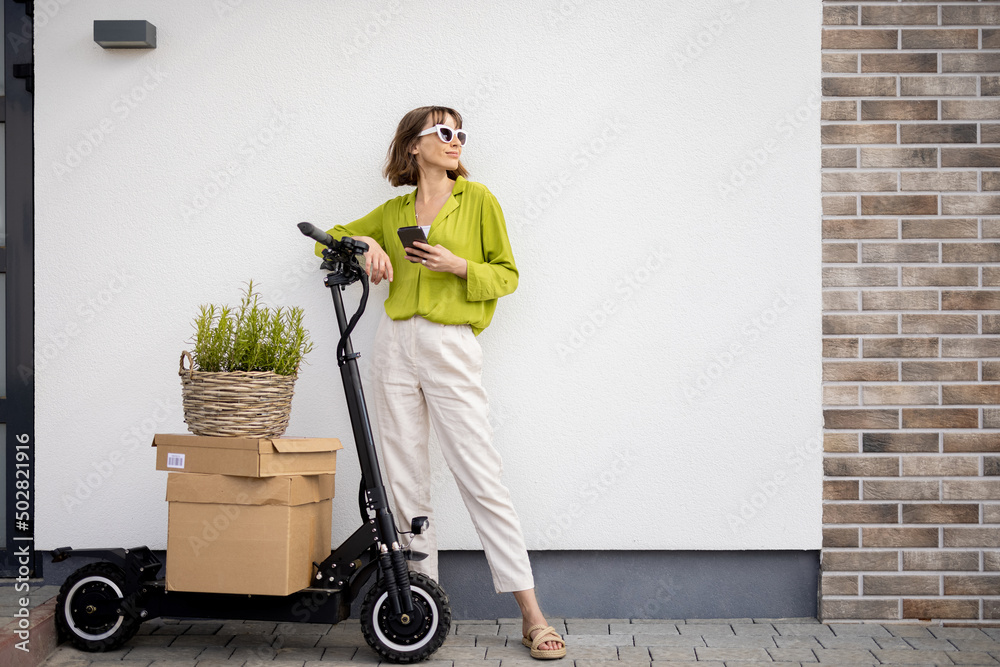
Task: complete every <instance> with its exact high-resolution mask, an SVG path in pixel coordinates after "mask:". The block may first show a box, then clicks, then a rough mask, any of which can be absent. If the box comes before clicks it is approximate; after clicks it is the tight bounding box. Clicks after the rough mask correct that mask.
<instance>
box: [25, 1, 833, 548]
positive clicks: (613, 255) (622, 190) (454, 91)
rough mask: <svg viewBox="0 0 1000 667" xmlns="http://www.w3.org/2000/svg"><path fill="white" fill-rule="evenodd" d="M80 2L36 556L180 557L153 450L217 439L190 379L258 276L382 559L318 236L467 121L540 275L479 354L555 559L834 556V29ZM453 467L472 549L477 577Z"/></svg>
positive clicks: (71, 30)
mask: <svg viewBox="0 0 1000 667" xmlns="http://www.w3.org/2000/svg"><path fill="white" fill-rule="evenodd" d="M41 4H42V5H44V3H41ZM49 5H51V6H50V7H44V6H41V7H38V8H36V22H35V23H36V42H35V51H36V53H35V79H36V82H35V87H36V107H35V120H36V137H35V142H36V143H35V145H36V150H37V153H36V160H35V169H36V221H35V229H36V232H35V233H36V249H37V250H36V252H37V264H36V276H37V282H36V308H37V310H36V336H37V338H36V360H37V361H36V369H35V371H36V381H37V385H36V386H37V395H36V396H37V442H38V445H37V494H38V505H37V547H38V548H40V549H50V548H53V547H56V546H60V545H65V544H70V545H73V546H77V547H84V546H113V545H122V546H129V545H135V544H148V545H150V546H152V547H155V548H163V547H164V546H165V544H166V518H167V506H166V503H165V502H164V500H163V497H164V488H165V482H166V473H163V472H158V471H156V470H155V469H154V452H153V450H152V449H151V448H150V447H149V446H148V445H149V441H150V439H151V436H152V434H153V433H154V432H184V431H185V430H186V427H185V425H184V423H183V421H182V418H181V410H180V381H179V379H178V377H177V359H178V356H179V353H180V351H181V350H182V349H185V348H186V347H188V344H187V341H188V339H189V337H190V336H191V334H192V328H191V320H192V318H193V317H194V315H195V314H196V312H197V308H198V305H199V304H202V303H210V302H214V303H235V302H236V301H237V300H238V296H239V292H240V289H241V286H242V283H243V282H244V281H246V280H247V279H249V278H253V279H254V280H255V281H256V282H257V283H259V285H260V287H261V290H262V292H263V293H264V295H265V296H266V297H268V298H269V299H271V300H272V301H273V302H275V303H280V304H288V305H301V306H303V307H304V308H305V309H306V313H307V323H308V326H309V328H310V329H311V331H312V334H313V337H314V340H315V342H316V349H315V351H314V352H313V353H312V355H311V356H310V358H309V362H310V363H309V365H308V366H306V367H305V368H304V370H303V371H302V373H301V376H300V380H299V382H298V384H297V387H296V397H295V403H294V409H293V418H292V424H291V428H290V429H289V431H288V433H289V435H296V436H339V437H341V438H343V440H344V443H345V449H344V451H343V454H342V456H341V458H340V460H339V463H338V483H337V486H338V496H337V498H336V499H335V515H336V516H335V519H334V541H335V542H339V540H341V539H343V538H344V537H346V536H347V535H348V534H349V533H350V532H351V531H352V530H353V529H354V527H355V526H356V525H357V522H358V518H357V502H356V496H357V485H358V479H359V470H358V463H357V458H356V456H355V454H354V449H353V439H352V437H351V431H350V426H349V422H348V418H347V412H346V408H345V405H344V401H343V393H342V389H341V384H340V379H339V374H338V372H337V369H336V363H335V361H334V345H335V340H336V336H335V334H334V326H335V325H334V318H333V310H332V306H331V304H330V297H329V293H328V292H327V291H326V290H325V289H324V288H323V286H322V276H321V273H320V272H319V270H318V266H317V262H316V261H315V258H313V257H312V255H311V253H312V243H311V242H309V241H307V240H306V239H305V238H304V237H302V236H300V235H299V233H298V231H297V230H296V228H295V223H297V222H299V221H302V220H308V221H311V222H313V223H315V224H317V225H318V226H321V227H324V228H326V227H330V226H332V225H334V224H335V223H338V222H347V221H350V220H353V219H356V218H358V217H360V216H361V215H363V214H365V213H367V212H368V211H369V210H371V209H372V208H374V207H375V206H377V205H378V204H380V203H382V202H383V201H385V200H386V199H388V198H390V197H393V196H396V195H398V194H403V193H405V192H406V191H407V189H393V188H391V187H389V186H388V185H387V184H386V183H385V182H384V181H383V180H382V179H381V177H380V175H379V171H380V167H381V165H382V161H383V158H384V155H385V151H386V148H387V146H388V142H389V139H390V138H391V135H392V132H393V131H394V129H395V126H396V123H397V122H398V120H399V118H400V117H401V116H402V115H403V113H405V112H406V111H408V110H409V109H411V108H414V107H417V106H421V105H424V104H444V105H449V106H454V107H457V108H458V109H459V110H460V111H461V112H462V113H463V114H464V115H465V119H466V123H465V127H466V128H467V129H468V131H469V133H470V137H471V139H470V142H469V145H468V146H467V148H466V151H465V154H464V156H463V160H464V161H465V163H466V164H467V166H468V168H469V169H470V172H471V176H470V178H471V179H472V180H476V181H480V182H482V183H485V184H486V185H487V186H488V187H489V188H490V189H491V190H492V192H493V193H494V194H495V195H496V196H497V198H498V199H499V201H500V203H501V205H502V206H503V207H504V210H505V213H506V216H507V224H508V229H509V232H510V236H511V241H512V244H513V246H514V249H515V256H516V258H517V262H518V265H519V268H520V271H521V281H520V287H519V289H518V290H517V292H516V293H515V294H513V295H511V296H508V297H505V298H503V299H502V300H501V301H500V304H499V308H498V311H497V315H496V317H495V320H494V324H493V325H492V326H491V327H490V328H489V329H488V330H487V331H486V332H485V333H484V334H483V335H482V336H481V337H480V341H481V343H482V345H483V347H484V350H485V354H486V369H485V382H486V386H487V390H488V391H489V394H490V397H491V406H492V409H493V416H492V418H493V421H494V426H495V436H496V437H495V444H496V447H497V449H498V450H499V451H500V453H501V455H502V457H503V460H504V473H503V475H504V481H505V482H506V483H507V484H508V486H509V487H510V489H511V493H512V496H513V498H514V502H515V506H516V508H517V510H518V512H519V514H520V517H521V520H522V523H523V527H524V532H525V537H526V540H527V544H528V547H529V548H531V549H817V548H819V547H820V535H821V521H820V519H821V511H820V510H821V507H820V496H821V470H820V448H821V447H820V427H821V411H820V405H821V400H820V341H821V336H820V310H821V309H820V279H819V267H820V237H819V225H818V224H817V220H818V218H819V213H820V211H819V132H818V127H819V90H818V82H819V73H820V66H819V54H820V50H819V26H820V7H819V4H818V3H805V2H778V1H777V0H770V1H769V2H765V1H763V0H727V1H713V2H683V3H681V2H674V3H659V2H635V3H618V2H609V1H602V0H551V2H547V3H546V2H542V3H537V2H530V1H528V0H519V1H512V2H500V3H433V2H417V1H415V0H410V1H401V0H394V1H392V2H378V3H369V2H361V1H353V2H328V1H325V0H310V1H304V0H296V1H295V2H290V1H286V2H264V1H263V0H245V1H243V2H238V1H237V0H215V1H214V2H203V1H194V0H175V1H173V2H154V1H152V0H130V1H129V2H122V1H117V2H116V1H113V0H87V1H86V2H82V1H77V2H69V1H68V0H65V1H62V0H61V1H60V2H52V3H49ZM95 19H146V20H149V21H151V22H152V23H154V24H155V25H156V27H157V30H158V47H157V48H156V49H155V50H139V51H135V50H104V49H102V48H100V47H99V46H98V45H97V44H95V43H94V41H93V39H92V23H93V21H94V20H95ZM227 172H228V173H227ZM358 291H359V290H356V291H354V292H352V294H353V295H355V296H352V297H351V298H349V302H350V303H351V304H353V303H355V302H356V295H357V293H358ZM386 293H387V286H386V285H381V286H378V287H376V288H374V289H373V293H372V300H371V304H370V306H369V308H370V311H369V312H370V314H368V315H366V317H365V319H364V320H363V322H362V323H361V326H360V327H359V329H358V331H357V333H356V335H355V345H356V347H357V348H358V349H359V350H361V351H362V353H364V352H366V351H368V350H369V349H370V347H371V339H372V337H373V334H374V328H375V324H376V323H377V321H378V316H379V314H380V310H381V302H382V300H383V299H384V298H385V295H386ZM434 460H435V461H436V466H437V468H438V470H439V474H436V475H435V479H434V497H435V503H436V506H437V508H438V512H437V515H436V517H435V520H436V521H437V525H438V530H439V536H440V546H441V548H446V549H448V548H450V549H456V548H457V549H476V548H479V542H478V539H477V537H476V534H475V532H474V529H473V527H472V524H471V522H470V520H469V518H468V515H467V513H466V511H465V509H464V507H463V506H462V503H461V499H460V496H459V494H458V491H457V488H456V487H455V485H454V482H453V480H452V479H451V477H450V475H449V474H447V473H446V471H445V469H444V464H443V461H442V459H441V457H440V454H439V452H437V451H435V452H434Z"/></svg>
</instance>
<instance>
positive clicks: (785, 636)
mask: <svg viewBox="0 0 1000 667" xmlns="http://www.w3.org/2000/svg"><path fill="white" fill-rule="evenodd" d="M548 621H549V623H550V624H551V625H552V626H554V627H555V629H556V631H558V632H559V633H561V634H563V635H564V636H565V638H566V649H567V653H566V657H565V658H563V659H561V660H555V661H541V660H533V659H532V658H531V656H530V655H529V653H528V649H527V648H526V647H524V646H522V645H521V619H519V618H500V619H496V620H463V621H454V622H453V623H452V627H451V634H450V635H449V637H448V639H447V640H446V641H445V643H444V646H442V647H441V648H440V649H439V650H438V651H437V652H436V653H435V654H434V655H433V656H431V659H429V660H427V661H425V662H424V663H422V664H423V665H426V666H427V667H527V665H539V664H540V663H544V662H551V663H553V664H556V665H560V666H561V667H672V666H674V665H693V664H697V665H699V666H705V667H709V666H711V667H723V666H725V667H745V666H746V665H751V664H763V663H767V664H770V665H788V666H791V665H800V666H801V665H819V666H821V667H831V666H834V665H851V666H852V667H861V666H864V665H872V666H875V665H892V666H898V667H902V666H904V665H997V666H1000V627H992V628H991V627H984V628H956V627H940V626H933V625H896V624H878V623H861V624H823V623H820V622H819V621H817V620H816V619H815V618H774V619H768V618H731V619H673V620H646V619H627V618H605V619H594V618H549V619H548ZM43 664H44V665H46V666H47V667H124V666H127V667H244V666H245V667H254V666H257V665H266V666H268V667H320V666H322V667H338V665H339V666H341V667H346V666H348V665H350V666H354V667H357V666H358V665H362V664H364V665H377V664H380V663H379V660H378V656H377V655H376V654H375V653H374V652H373V651H372V650H371V649H370V648H369V647H368V645H367V644H366V643H365V640H364V639H363V638H362V636H361V629H360V626H359V624H358V621H357V620H356V619H351V620H348V621H344V622H343V623H339V624H337V625H333V626H331V625H323V624H308V623H264V622H260V621H176V620H171V619H156V620H153V621H150V622H147V623H144V624H143V625H142V626H141V628H140V631H139V634H138V635H136V636H135V637H134V638H133V639H132V640H131V641H129V642H128V644H126V645H125V646H124V647H122V648H120V649H118V650H117V651H114V652H111V653H97V654H95V653H85V652H82V651H78V650H76V649H74V648H72V647H70V646H68V645H65V644H64V645H62V646H60V647H59V648H58V649H57V650H56V651H55V652H54V653H52V654H51V655H50V656H49V658H48V660H46V662H45V663H43ZM387 664H388V663H387Z"/></svg>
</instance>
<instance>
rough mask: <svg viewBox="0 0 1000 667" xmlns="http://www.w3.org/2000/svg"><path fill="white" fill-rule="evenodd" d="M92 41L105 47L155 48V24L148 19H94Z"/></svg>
mask: <svg viewBox="0 0 1000 667" xmlns="http://www.w3.org/2000/svg"><path fill="white" fill-rule="evenodd" d="M94 41H95V42H97V43H98V44H100V45H101V46H103V47H104V48H106V49H155V48H156V26H155V25H153V24H152V23H150V22H149V21H94Z"/></svg>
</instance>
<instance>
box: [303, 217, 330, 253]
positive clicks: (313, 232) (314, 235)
mask: <svg viewBox="0 0 1000 667" xmlns="http://www.w3.org/2000/svg"><path fill="white" fill-rule="evenodd" d="M299 231H300V232H302V233H303V234H305V235H306V236H308V237H309V238H311V239H312V240H313V241H318V242H319V243H322V244H323V245H325V246H327V247H329V246H332V245H333V237H332V236H330V235H329V234H327V233H326V232H324V231H322V230H320V229H316V227H315V226H313V225H312V224H310V223H308V222H300V223H299Z"/></svg>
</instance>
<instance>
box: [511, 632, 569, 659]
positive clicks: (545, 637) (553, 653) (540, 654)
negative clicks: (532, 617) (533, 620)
mask: <svg viewBox="0 0 1000 667" xmlns="http://www.w3.org/2000/svg"><path fill="white" fill-rule="evenodd" d="M537 628H541V631H540V632H539V633H538V634H537V635H535V638H534V639H531V631H532V630H535V629H537ZM545 642H559V643H560V644H562V648H550V649H541V648H538V646H539V645H540V644H544V643H545ZM521 643H522V644H524V645H525V646H527V647H529V648H531V657H532V658H539V659H541V660H547V659H550V658H562V657H564V656H565V655H566V642H564V641H563V638H562V637H560V636H559V633H558V632H556V629H555V628H553V627H552V626H551V625H533V626H531V627H530V628H528V634H527V635H525V636H524V637H523V638H522V639H521Z"/></svg>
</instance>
